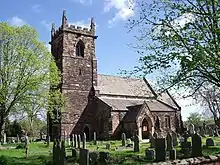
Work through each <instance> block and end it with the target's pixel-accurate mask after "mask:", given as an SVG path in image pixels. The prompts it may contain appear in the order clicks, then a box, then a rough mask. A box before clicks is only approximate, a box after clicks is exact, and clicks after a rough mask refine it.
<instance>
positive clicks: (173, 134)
mask: <svg viewBox="0 0 220 165" xmlns="http://www.w3.org/2000/svg"><path fill="white" fill-rule="evenodd" d="M172 139H173V146H178V140H177V133H176V132H172Z"/></svg>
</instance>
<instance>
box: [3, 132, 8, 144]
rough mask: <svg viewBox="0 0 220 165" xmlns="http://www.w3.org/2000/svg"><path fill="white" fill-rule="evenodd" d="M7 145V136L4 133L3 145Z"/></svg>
mask: <svg viewBox="0 0 220 165" xmlns="http://www.w3.org/2000/svg"><path fill="white" fill-rule="evenodd" d="M6 143H7V135H6V133H4V136H3V144H6Z"/></svg>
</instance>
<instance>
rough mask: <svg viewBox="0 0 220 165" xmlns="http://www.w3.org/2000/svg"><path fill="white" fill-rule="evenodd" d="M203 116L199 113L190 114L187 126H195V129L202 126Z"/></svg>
mask: <svg viewBox="0 0 220 165" xmlns="http://www.w3.org/2000/svg"><path fill="white" fill-rule="evenodd" d="M202 123H203V122H202V116H201V114H199V113H197V112H193V113H190V115H189V117H188V118H187V125H188V124H193V125H194V126H195V127H197V128H198V127H200V126H202Z"/></svg>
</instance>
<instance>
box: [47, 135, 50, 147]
mask: <svg viewBox="0 0 220 165" xmlns="http://www.w3.org/2000/svg"><path fill="white" fill-rule="evenodd" d="M47 146H48V147H49V146H50V136H49V135H47Z"/></svg>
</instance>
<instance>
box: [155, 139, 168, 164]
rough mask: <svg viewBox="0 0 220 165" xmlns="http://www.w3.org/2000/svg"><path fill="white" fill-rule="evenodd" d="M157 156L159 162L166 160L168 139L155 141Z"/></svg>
mask: <svg viewBox="0 0 220 165" xmlns="http://www.w3.org/2000/svg"><path fill="white" fill-rule="evenodd" d="M155 154H156V161H157V162H159V161H165V160H166V139H165V138H160V139H155Z"/></svg>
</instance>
